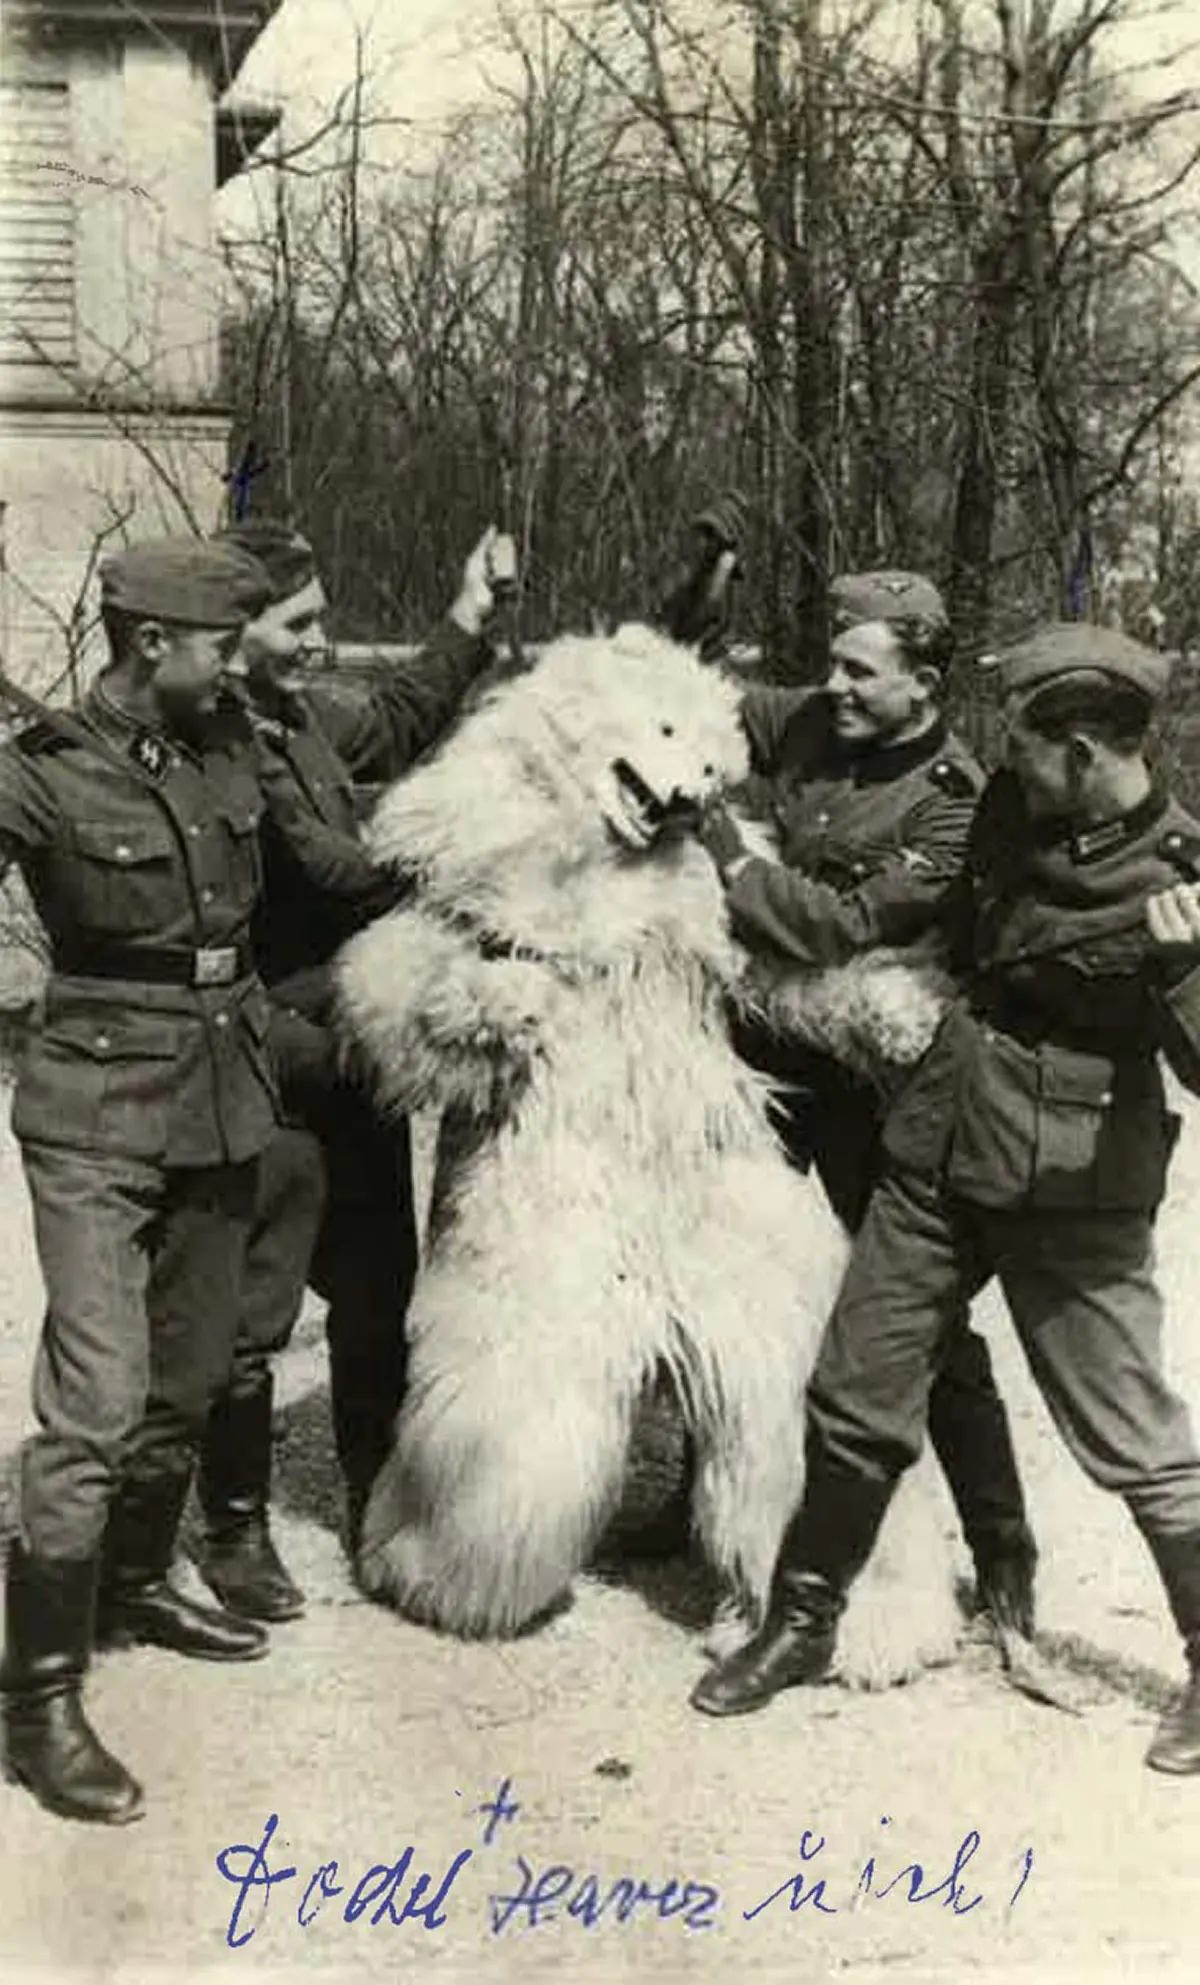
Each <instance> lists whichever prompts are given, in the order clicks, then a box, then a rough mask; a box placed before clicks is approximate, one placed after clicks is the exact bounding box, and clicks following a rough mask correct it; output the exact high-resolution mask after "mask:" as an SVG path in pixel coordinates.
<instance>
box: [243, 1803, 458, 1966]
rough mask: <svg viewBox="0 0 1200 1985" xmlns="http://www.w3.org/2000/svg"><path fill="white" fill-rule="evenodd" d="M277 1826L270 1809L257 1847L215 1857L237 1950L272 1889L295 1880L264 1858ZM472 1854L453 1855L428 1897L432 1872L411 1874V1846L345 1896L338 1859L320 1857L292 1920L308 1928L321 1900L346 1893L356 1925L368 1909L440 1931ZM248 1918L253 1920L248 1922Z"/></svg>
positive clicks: (348, 1917) (387, 1919)
mask: <svg viewBox="0 0 1200 1985" xmlns="http://www.w3.org/2000/svg"><path fill="white" fill-rule="evenodd" d="M278 1825H279V1815H278V1813H272V1814H271V1816H270V1818H269V1819H268V1821H267V1823H266V1826H265V1827H264V1829H263V1836H262V1839H261V1840H260V1841H259V1843H258V1845H257V1847H251V1846H249V1845H245V1844H244V1845H242V1846H234V1847H223V1848H222V1849H221V1852H220V1853H219V1854H218V1855H217V1868H218V1870H219V1872H220V1873H221V1874H222V1875H223V1876H224V1878H225V1880H226V1881H227V1882H229V1883H231V1884H232V1886H233V1887H234V1888H235V1889H236V1890H237V1896H236V1899H235V1901H234V1903H233V1907H232V1909H231V1911H230V1916H229V1923H228V1926H227V1928H226V1931H225V1941H226V1943H227V1944H228V1945H229V1947H230V1949H231V1950H241V1949H242V1948H243V1947H244V1946H245V1945H246V1944H248V1943H249V1942H250V1940H251V1938H252V1937H253V1935H254V1933H255V1931H256V1930H258V1929H261V1927H262V1924H263V1921H264V1919H265V1917H266V1913H267V1905H268V1904H269V1902H270V1900H271V1890H272V1889H273V1888H277V1887H278V1886H279V1884H280V1883H281V1882H292V1881H296V1880H297V1879H298V1876H299V1870H298V1869H296V1868H284V1867H279V1866H276V1867H274V1868H273V1867H272V1866H271V1865H270V1862H269V1860H268V1858H267V1850H268V1848H269V1847H270V1846H271V1842H272V1840H273V1838H274V1836H275V1832H276V1829H277V1828H278ZM472 1852H473V1850H472V1849H471V1848H470V1847H464V1848H463V1849H462V1850H461V1851H460V1852H459V1853H458V1854H456V1855H455V1857H454V1859H453V1861H452V1862H451V1863H450V1866H449V1867H448V1868H447V1870H446V1872H445V1874H444V1875H443V1876H442V1879H441V1881H440V1882H439V1883H438V1886H437V1888H436V1889H435V1890H434V1892H433V1894H432V1895H431V1894H429V1888H430V1884H431V1881H432V1876H430V1875H427V1874H414V1872H413V1867H412V1861H413V1849H412V1848H411V1847H406V1848H405V1849H404V1852H403V1853H402V1854H400V1855H399V1856H398V1857H397V1858H396V1860H394V1861H388V1862H383V1861H377V1862H375V1863H374V1865H373V1866H372V1867H370V1868H368V1869H367V1871H366V1873H365V1874H364V1875H362V1876H360V1877H359V1879H358V1881H357V1882H355V1884H354V1886H353V1888H351V1889H350V1892H349V1894H348V1895H347V1887H348V1883H347V1882H345V1881H342V1880H340V1879H339V1875H340V1870H339V1868H338V1863H337V1862H336V1861H324V1862H322V1864H321V1866H320V1867H319V1868H317V1869H315V1870H314V1872H313V1874H312V1875H310V1877H309V1879H308V1882H307V1884H306V1886H305V1889H304V1894H303V1898H302V1900H301V1902H300V1906H299V1908H298V1909H297V1911H296V1921H297V1923H298V1924H299V1925H300V1928H301V1929H302V1930H307V1929H308V1927H309V1925H310V1924H311V1923H312V1922H313V1921H314V1920H315V1918H316V1916H317V1915H318V1913H319V1911H320V1910H321V1909H322V1907H323V1906H324V1904H325V1903H327V1902H334V1901H340V1899H341V1898H342V1897H343V1896H346V1900H345V1902H344V1903H343V1904H342V1907H341V1916H342V1921H343V1922H344V1923H356V1922H357V1921H358V1919H359V1918H360V1917H361V1916H365V1915H367V1913H368V1912H370V1920H371V1922H372V1924H379V1923H390V1924H394V1925H399V1924H401V1923H419V1924H420V1925H421V1927H422V1929H425V1930H440V1929H441V1927H442V1925H443V1923H445V1921H446V1913H445V1907H444V1905H445V1903H446V1901H447V1899H448V1897H449V1895H450V1891H451V1889H452V1888H453V1887H454V1884H455V1882H456V1881H457V1879H458V1876H459V1874H460V1873H461V1871H462V1869H463V1868H464V1867H465V1866H466V1864H467V1862H468V1861H469V1860H470V1859H471V1855H472ZM251 1917H253V1919H254V1920H253V1921H251V1920H248V1919H250V1918H251Z"/></svg>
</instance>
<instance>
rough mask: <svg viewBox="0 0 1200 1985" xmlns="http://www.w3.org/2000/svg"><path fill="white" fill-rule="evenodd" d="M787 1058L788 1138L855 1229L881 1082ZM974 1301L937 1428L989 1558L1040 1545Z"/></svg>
mask: <svg viewBox="0 0 1200 1985" xmlns="http://www.w3.org/2000/svg"><path fill="white" fill-rule="evenodd" d="M786 1067H787V1073H788V1077H789V1088H788V1091H787V1092H786V1093H787V1100H786V1104H785V1113H784V1115H783V1118H782V1121H781V1125H780V1134H781V1136H782V1139H783V1144H784V1148H785V1150H786V1151H787V1153H788V1156H789V1158H790V1159H791V1161H792V1163H793V1164H794V1165H796V1166H797V1168H798V1169H800V1170H807V1169H808V1167H809V1166H810V1165H813V1166H815V1168H816V1171H817V1174H818V1176H819V1178H820V1180H821V1183H822V1185H823V1186H824V1188H825V1193H826V1197H827V1198H828V1200H829V1203H830V1205H831V1206H832V1208H833V1210H834V1212H835V1213H836V1215H837V1217H838V1219H839V1220H840V1221H841V1223H842V1225H843V1226H844V1227H845V1228H846V1231H847V1232H848V1233H850V1234H856V1233H857V1232H858V1231H859V1229H860V1227H861V1226H862V1223H863V1221H864V1219H865V1218H866V1214H867V1208H868V1206H869V1204H870V1201H871V1194H872V1192H873V1190H874V1187H875V1184H876V1181H877V1179H878V1177H879V1174H880V1170H881V1165H882V1157H881V1150H880V1135H881V1130H882V1114H883V1105H882V1103H881V1101H880V1098H879V1095H878V1092H877V1091H876V1089H875V1088H874V1087H873V1086H872V1085H871V1084H870V1083H868V1082H866V1081H864V1080H862V1079H861V1078H859V1077H857V1076H855V1075H853V1074H852V1073H851V1072H850V1071H849V1070H847V1069H845V1068H843V1067H841V1066H840V1065H839V1064H838V1063H837V1062H835V1061H833V1060H831V1059H830V1057H829V1056H827V1055H821V1054H817V1053H811V1054H806V1055H797V1054H795V1053H793V1054H792V1055H791V1057H790V1059H789V1061H788V1063H787V1064H786ZM969 1301H970V1298H969V1297H964V1298H963V1303H962V1315H961V1318H960V1319H959V1325H960V1327H959V1328H957V1329H955V1330H954V1331H952V1332H948V1333H947V1339H946V1344H945V1349H944V1355H943V1357H942V1358H941V1360H940V1363H939V1366H938V1369H937V1372H936V1374H935V1375H934V1378H933V1382H932V1385H931V1388H930V1391H929V1397H928V1417H929V1433H930V1437H931V1439H932V1442H933V1446H934V1451H935V1453H936V1454H937V1457H938V1461H939V1463H940V1464H941V1468H942V1471H943V1473H944V1475H945V1476H946V1480H947V1482H948V1483H949V1485H950V1489H951V1492H952V1494H953V1497H954V1503H955V1508H956V1509H957V1511H958V1517H959V1521H960V1523H961V1524H962V1528H963V1534H964V1536H965V1537H966V1540H967V1544H968V1546H969V1547H970V1549H971V1551H972V1552H973V1553H974V1554H975V1555H976V1556H977V1557H981V1558H987V1559H988V1560H991V1559H993V1558H995V1557H996V1556H997V1555H1003V1554H1006V1553H1008V1552H1013V1551H1015V1552H1023V1553H1025V1554H1027V1555H1032V1554H1033V1553H1034V1551H1035V1544H1034V1539H1033V1534H1032V1532H1031V1531H1030V1529H1029V1525H1028V1520H1027V1515H1026V1508H1025V1497H1024V1493H1023V1491H1022V1488H1021V1478H1020V1474H1019V1472H1018V1469H1017V1460H1016V1455H1015V1453H1014V1452H1013V1445H1012V1435H1011V1432H1010V1430H1009V1424H1008V1414H1007V1412H1006V1410H1005V1406H1004V1401H1003V1400H1002V1399H1001V1397H1000V1393H999V1389H998V1387H997V1385H996V1380H995V1376H994V1374H993V1371H992V1358H991V1352H990V1351H989V1349H988V1346H987V1341H986V1339H985V1338H983V1337H982V1336H980V1334H979V1332H978V1331H976V1330H972V1329H971V1328H970V1326H969V1322H968V1316H967V1311H968V1307H969Z"/></svg>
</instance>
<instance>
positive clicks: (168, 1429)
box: [20, 1140, 257, 1559]
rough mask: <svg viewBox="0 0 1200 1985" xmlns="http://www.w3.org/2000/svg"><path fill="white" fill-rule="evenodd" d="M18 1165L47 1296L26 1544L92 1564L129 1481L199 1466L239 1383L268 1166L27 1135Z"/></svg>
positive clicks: (23, 1516)
mask: <svg viewBox="0 0 1200 1985" xmlns="http://www.w3.org/2000/svg"><path fill="white" fill-rule="evenodd" d="M21 1158H22V1163H23V1166H24V1170H25V1178H26V1182H27V1185H28V1189H29V1194H30V1200H31V1204H32V1210H33V1224H34V1235H35V1239H36V1243H37V1251H38V1259H39V1262H40V1265H41V1271H42V1278H43V1281H44V1284H45V1290H46V1313H45V1320H44V1323H43V1327H42V1334H41V1340H40V1342H39V1345H38V1350H37V1355H36V1359H35V1364H34V1376H33V1406H34V1414H35V1417H36V1419H37V1422H38V1431H37V1432H36V1433H35V1434H34V1435H33V1436H32V1437H31V1438H30V1439H29V1440H28V1441H27V1442H26V1444H25V1446H24V1448H23V1450H22V1454H21V1466H20V1484H21V1509H20V1524H21V1530H22V1539H23V1542H24V1544H25V1546H26V1548H27V1549H28V1550H29V1551H31V1552H32V1553H34V1554H35V1555H38V1556H44V1557H52V1558H74V1559H79V1558H86V1557H90V1556H92V1555H93V1553H94V1552H95V1551H96V1550H97V1549H98V1548H99V1545H100V1541H101V1538H102V1536H103V1533H104V1528H105V1522H106V1519H107V1515H108V1507H109V1503H110V1501H111V1499H112V1496H113V1494H114V1492H115V1490H116V1487H117V1485H118V1482H119V1481H120V1480H121V1479H122V1478H123V1477H126V1476H128V1477H137V1478H139V1479H145V1478H150V1479H153V1478H155V1477H156V1476H158V1475H160V1474H162V1475H169V1476H172V1477H178V1475H180V1474H182V1473H184V1472H186V1471H188V1470H190V1468H191V1466H192V1462H193V1459H194V1457H195V1453H196V1450H197V1446H198V1443H199V1440H200V1438H201V1435H202V1433H203V1429H204V1425H205V1421H206V1418H207V1414H208V1409H209V1406H210V1404H211V1402H212V1400H213V1398H214V1397H215V1396H216V1394H217V1392H218V1391H219V1390H220V1388H221V1386H222V1385H223V1384H224V1383H225V1382H226V1381H227V1379H228V1374H229V1368H230V1362H231V1358H232V1352H233V1341H234V1333H235V1330H236V1324H237V1317H238V1313H239V1306H240V1293H241V1291H240V1278H241V1266H242V1260H243V1256H244V1252H245V1242H244V1237H245V1234H246V1232H247V1231H248V1228H249V1223H250V1220H251V1218H252V1216H253V1208H254V1198H255V1189H256V1183H257V1160H254V1159H251V1160H248V1161H246V1162H245V1163H241V1164H237V1165H219V1166H206V1167H196V1168H194V1169H192V1168H182V1167H180V1168H174V1167H163V1166H160V1165H155V1164H153V1163H150V1162H147V1161H146V1160H144V1159H139V1158H128V1157H123V1156H121V1155H119V1154H115V1153H100V1152H95V1151H88V1152H85V1151H78V1150H74V1149H72V1148H70V1147H67V1146H62V1145H54V1144H48V1143H42V1142H40V1141H39V1142H34V1141H30V1140H26V1141H24V1142H23V1143H22V1146H21Z"/></svg>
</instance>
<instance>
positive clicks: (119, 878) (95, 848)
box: [71, 818, 181, 937]
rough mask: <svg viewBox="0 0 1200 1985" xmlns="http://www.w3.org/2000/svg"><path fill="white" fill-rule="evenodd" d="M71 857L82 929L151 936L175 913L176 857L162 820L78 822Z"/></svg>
mask: <svg viewBox="0 0 1200 1985" xmlns="http://www.w3.org/2000/svg"><path fill="white" fill-rule="evenodd" d="M71 862H72V869H73V874H72V877H71V882H72V894H73V895H74V897H75V900H76V904H77V908H78V919H79V922H80V924H81V925H83V926H84V927H85V928H86V929H89V930H92V931H103V932H105V933H107V934H110V935H112V936H120V937H135V936H146V935H152V934H153V933H154V932H156V931H158V930H160V929H161V928H162V926H163V924H164V923H166V922H169V921H170V919H171V917H172V915H173V914H176V913H177V910H178V898H179V894H180V887H181V884H180V857H179V852H178V848H177V845H176V841H175V837H174V834H173V833H172V831H171V827H170V825H169V823H168V822H167V821H166V820H165V819H160V818H147V819H144V820H139V821H133V822H128V823H123V822H120V821H111V820H80V821H76V823H75V825H74V827H73V829H72V833H71Z"/></svg>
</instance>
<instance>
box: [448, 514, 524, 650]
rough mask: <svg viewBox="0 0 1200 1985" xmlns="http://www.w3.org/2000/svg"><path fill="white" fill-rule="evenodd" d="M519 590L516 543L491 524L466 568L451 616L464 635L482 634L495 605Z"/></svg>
mask: <svg viewBox="0 0 1200 1985" xmlns="http://www.w3.org/2000/svg"><path fill="white" fill-rule="evenodd" d="M516 590H517V548H516V545H515V544H514V543H513V540H512V539H511V538H510V537H509V536H508V535H507V534H506V533H505V532H503V531H500V530H498V529H497V527H496V525H495V524H489V525H488V528H487V530H486V531H485V532H484V534H483V536H482V537H481V538H480V540H479V543H478V544H477V545H476V546H475V549H474V551H473V552H472V553H471V556H470V557H469V558H468V560H467V562H466V565H465V566H464V568H463V576H462V585H461V587H460V589H459V594H458V598H457V599H456V600H455V602H454V605H453V606H452V607H451V609H450V618H451V620H452V621H454V623H455V624H456V626H458V627H461V628H462V630H463V632H464V634H481V633H482V632H483V629H484V628H485V627H486V625H487V623H488V621H489V620H490V619H491V617H492V615H493V613H494V612H495V611H496V608H497V607H498V606H499V605H500V603H501V602H502V601H503V600H505V599H507V598H511V596H512V594H513V593H515V592H516Z"/></svg>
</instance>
